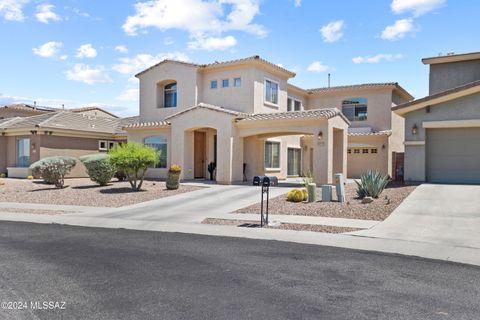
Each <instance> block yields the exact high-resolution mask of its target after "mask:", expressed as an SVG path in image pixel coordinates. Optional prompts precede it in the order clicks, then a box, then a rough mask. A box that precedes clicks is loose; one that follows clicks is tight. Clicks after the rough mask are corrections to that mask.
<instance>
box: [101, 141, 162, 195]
mask: <svg viewBox="0 0 480 320" xmlns="http://www.w3.org/2000/svg"><path fill="white" fill-rule="evenodd" d="M108 154H109V156H110V162H111V164H112V166H114V167H115V168H117V170H121V171H123V172H124V173H125V175H126V176H127V179H128V181H129V182H130V185H131V186H132V189H133V190H135V191H139V190H140V189H141V188H142V184H143V179H144V177H145V173H146V172H147V169H148V168H152V167H155V165H156V164H157V163H158V162H159V155H158V152H157V151H156V150H155V149H153V148H151V147H148V146H145V145H143V144H141V143H138V142H128V143H122V144H117V145H116V146H115V147H113V148H112V149H110V151H109V152H108Z"/></svg>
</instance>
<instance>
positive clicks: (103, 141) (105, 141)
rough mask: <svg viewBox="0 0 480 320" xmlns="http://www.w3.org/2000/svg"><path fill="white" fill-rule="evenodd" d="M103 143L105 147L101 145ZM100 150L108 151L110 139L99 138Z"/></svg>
mask: <svg viewBox="0 0 480 320" xmlns="http://www.w3.org/2000/svg"><path fill="white" fill-rule="evenodd" d="M102 143H104V144H105V148H102V147H101V145H102ZM98 150H100V151H107V150H108V141H107V140H98Z"/></svg>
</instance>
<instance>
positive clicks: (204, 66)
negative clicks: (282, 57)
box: [135, 55, 295, 77]
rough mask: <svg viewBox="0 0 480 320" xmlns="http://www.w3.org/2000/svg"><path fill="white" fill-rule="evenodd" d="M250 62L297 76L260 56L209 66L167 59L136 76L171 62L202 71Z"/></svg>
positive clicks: (214, 63) (209, 64) (215, 63)
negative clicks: (256, 62)
mask: <svg viewBox="0 0 480 320" xmlns="http://www.w3.org/2000/svg"><path fill="white" fill-rule="evenodd" d="M249 61H258V62H260V63H262V64H265V65H268V66H270V67H273V68H275V69H278V70H279V71H282V72H285V73H288V74H289V75H290V77H294V76H295V72H292V71H290V70H287V69H285V68H283V67H281V66H279V65H277V64H275V63H272V62H270V61H268V60H265V59H263V58H261V57H260V56H258V55H255V56H251V57H247V58H242V59H235V60H228V61H220V62H218V61H216V62H213V63H208V64H197V63H190V62H185V61H179V60H173V59H165V60H162V61H160V62H159V63H157V64H154V65H153V66H151V67H149V68H147V69H145V70H143V71H141V72H139V73H137V74H136V75H135V77H138V76H139V75H141V74H143V73H145V72H147V71H149V70H151V69H153V68H156V67H157V66H159V65H161V64H163V63H167V62H171V63H177V64H183V65H187V66H192V67H196V68H200V69H207V68H208V69H209V68H216V67H223V66H231V65H235V64H242V63H245V62H249Z"/></svg>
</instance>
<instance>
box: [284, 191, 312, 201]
mask: <svg viewBox="0 0 480 320" xmlns="http://www.w3.org/2000/svg"><path fill="white" fill-rule="evenodd" d="M304 197H305V196H304V193H303V191H302V190H300V189H293V190H290V191H289V192H288V193H287V201H290V202H302V201H303V199H304ZM307 197H308V195H307Z"/></svg>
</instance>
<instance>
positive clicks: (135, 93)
mask: <svg viewBox="0 0 480 320" xmlns="http://www.w3.org/2000/svg"><path fill="white" fill-rule="evenodd" d="M139 95H140V90H138V89H126V90H125V91H123V92H122V93H121V94H120V95H119V96H118V97H117V98H116V99H117V100H119V101H134V102H135V101H138V97H139Z"/></svg>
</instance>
